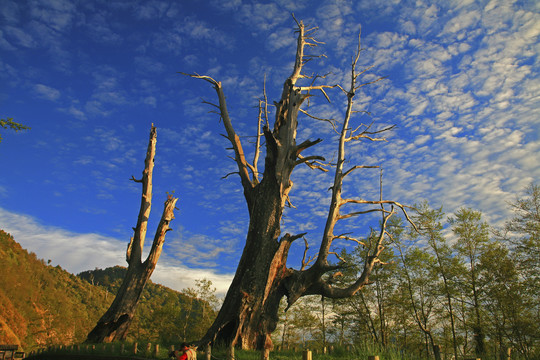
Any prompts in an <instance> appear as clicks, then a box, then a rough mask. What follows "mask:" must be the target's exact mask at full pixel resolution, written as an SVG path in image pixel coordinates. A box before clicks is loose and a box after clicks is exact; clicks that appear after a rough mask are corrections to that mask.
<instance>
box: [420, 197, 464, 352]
mask: <svg viewBox="0 0 540 360" xmlns="http://www.w3.org/2000/svg"><path fill="white" fill-rule="evenodd" d="M416 208H417V209H418V216H415V217H414V222H415V224H416V226H417V227H418V230H419V231H418V232H414V233H412V234H413V235H416V234H421V235H422V236H423V237H425V239H426V240H427V243H428V247H429V248H430V250H431V252H432V254H433V256H434V257H435V259H436V264H435V269H434V270H435V272H436V273H437V274H438V275H439V276H440V278H441V279H442V293H443V294H444V297H445V300H446V308H447V310H448V317H449V319H450V329H451V332H452V348H453V351H454V358H456V359H457V358H458V343H457V335H456V324H455V314H454V302H453V296H454V293H455V286H454V285H453V283H455V281H453V280H454V277H455V274H454V273H455V271H453V269H457V268H458V267H459V263H458V262H459V260H458V257H455V256H453V254H452V249H451V247H450V245H448V243H447V242H446V239H445V238H444V236H443V235H442V230H443V224H442V222H441V221H442V220H443V217H444V213H443V211H442V207H441V208H439V209H432V208H430V207H429V204H428V203H427V202H424V203H422V204H421V205H419V206H417V207H416Z"/></svg>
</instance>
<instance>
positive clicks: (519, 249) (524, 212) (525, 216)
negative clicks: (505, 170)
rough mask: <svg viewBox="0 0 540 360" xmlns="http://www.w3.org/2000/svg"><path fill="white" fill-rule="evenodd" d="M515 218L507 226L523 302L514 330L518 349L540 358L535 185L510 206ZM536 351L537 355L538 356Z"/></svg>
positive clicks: (539, 233)
mask: <svg viewBox="0 0 540 360" xmlns="http://www.w3.org/2000/svg"><path fill="white" fill-rule="evenodd" d="M510 206H511V209H512V211H513V213H514V216H513V217H512V218H511V219H510V220H508V221H507V222H506V224H505V227H504V230H505V233H504V238H506V239H507V240H509V244H510V246H511V249H512V259H513V261H514V263H515V266H516V268H517V270H518V272H519V279H520V285H519V289H521V290H520V294H521V296H520V299H521V300H522V301H523V304H522V307H521V311H519V312H516V315H517V316H518V317H519V319H516V320H517V323H516V326H515V327H514V336H513V337H514V338H515V342H516V347H517V349H518V350H519V351H520V352H521V353H522V354H523V355H524V356H527V357H528V358H531V359H532V358H534V357H535V356H536V357H538V356H540V348H539V346H538V345H539V344H540V336H539V334H540V296H539V295H538V294H540V186H539V185H538V184H535V183H531V184H530V185H529V186H528V187H527V188H526V189H525V196H524V197H521V198H517V199H516V200H515V201H514V202H512V203H511V204H510ZM535 351H536V352H535Z"/></svg>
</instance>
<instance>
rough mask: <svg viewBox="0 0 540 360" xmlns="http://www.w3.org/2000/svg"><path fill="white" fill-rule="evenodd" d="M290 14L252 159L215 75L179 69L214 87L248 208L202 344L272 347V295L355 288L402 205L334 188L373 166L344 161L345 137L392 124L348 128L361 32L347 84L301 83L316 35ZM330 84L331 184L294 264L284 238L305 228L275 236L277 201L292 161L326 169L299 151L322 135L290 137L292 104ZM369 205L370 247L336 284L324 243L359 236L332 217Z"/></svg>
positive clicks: (335, 266)
mask: <svg viewBox="0 0 540 360" xmlns="http://www.w3.org/2000/svg"><path fill="white" fill-rule="evenodd" d="M295 21H296V24H297V26H298V28H297V33H298V39H297V48H296V60H295V64H294V68H293V71H292V74H291V75H290V76H289V78H287V80H285V83H284V85H283V91H282V94H281V99H280V100H279V101H278V102H276V103H274V105H275V121H274V125H273V128H272V129H271V128H270V124H269V122H268V112H267V110H266V105H267V103H266V95H265V100H264V101H262V102H261V104H260V111H259V128H258V130H257V134H258V135H257V147H256V148H255V157H254V161H253V162H252V163H249V162H248V160H247V159H246V157H245V155H244V150H243V148H242V143H241V141H240V137H239V136H238V135H237V133H236V132H235V130H234V128H233V124H232V122H231V119H230V117H229V111H228V109H227V104H226V101H225V94H224V91H223V88H222V84H221V82H219V81H217V80H215V79H213V78H211V77H209V76H204V75H198V74H185V73H183V74H184V75H188V76H191V77H192V78H196V79H201V80H205V81H207V82H209V83H210V84H212V86H213V87H214V89H215V90H216V92H217V96H218V101H219V102H218V103H217V104H212V105H214V106H215V107H216V108H217V109H218V111H217V112H218V113H219V114H220V116H221V120H222V121H223V124H224V126H225V130H226V133H227V136H226V137H227V138H228V140H229V141H230V143H231V144H232V149H233V150H234V154H235V156H234V160H235V162H236V165H237V168H238V174H239V176H240V181H241V184H242V187H243V193H244V197H245V200H246V203H247V208H248V212H249V228H248V232H247V237H246V242H245V246H244V250H243V253H242V256H241V258H240V261H239V264H238V268H237V270H236V273H235V276H234V278H233V281H232V283H231V286H230V288H229V290H228V292H227V294H226V297H225V300H224V303H223V306H222V308H221V310H220V312H219V314H218V315H217V318H216V320H215V322H214V323H213V325H212V326H211V327H210V328H209V330H208V331H207V333H206V335H205V336H204V337H203V338H202V339H201V340H200V341H199V345H201V346H202V345H206V344H215V343H221V344H224V345H227V346H236V347H239V348H242V349H255V348H256V349H261V350H263V349H264V350H268V349H271V348H272V340H271V338H270V334H271V333H272V331H274V329H275V328H276V325H277V322H278V308H279V303H280V300H281V299H282V298H283V297H284V296H286V297H287V301H288V306H289V307H290V306H291V305H292V304H294V302H295V301H297V300H298V299H299V298H300V297H302V296H305V295H321V296H324V297H327V298H334V299H335V298H344V297H349V296H352V295H354V294H355V293H356V292H357V291H359V290H360V289H362V287H364V286H365V285H366V284H368V278H369V275H370V274H371V271H372V269H373V267H374V266H375V264H377V263H378V262H380V260H379V255H380V254H381V252H382V251H383V249H384V247H385V245H384V242H385V238H386V237H387V235H388V234H387V232H386V224H387V222H388V219H389V218H390V217H391V216H392V215H393V214H395V211H394V208H395V207H398V208H401V209H402V210H404V212H405V209H404V206H402V205H401V204H399V203H397V202H395V201H391V200H383V199H382V198H378V199H376V200H362V199H350V198H342V196H341V194H342V185H343V180H344V178H345V177H347V176H348V175H350V174H351V173H353V172H355V171H357V170H360V169H362V168H368V167H374V166H361V165H358V166H353V167H351V168H348V169H346V168H345V163H346V147H345V145H346V144H347V143H348V142H351V141H359V140H371V141H381V140H384V139H383V138H382V137H380V134H381V133H383V132H385V131H388V130H390V129H391V128H392V127H393V126H392V127H388V128H384V129H380V130H371V125H367V126H364V125H359V126H357V127H355V128H353V125H352V124H351V118H352V115H353V114H354V113H355V111H353V102H354V98H355V95H356V92H357V91H358V89H359V88H360V87H362V86H365V85H367V84H368V83H360V82H359V76H360V75H361V74H362V73H364V72H365V71H366V70H367V69H366V70H364V71H361V72H359V71H357V69H356V65H357V62H358V59H359V56H360V52H361V49H360V38H359V41H358V49H357V51H356V54H355V56H354V58H353V60H352V64H351V77H350V78H351V83H350V86H348V87H347V88H348V89H345V88H344V87H342V86H340V85H316V84H315V81H314V80H315V78H313V81H311V84H310V85H307V86H300V85H298V80H300V79H305V78H307V76H306V75H304V74H303V72H302V70H303V67H304V65H305V64H306V62H308V61H309V60H311V59H312V58H314V57H315V56H313V55H309V54H305V50H306V49H307V48H310V47H314V46H317V44H319V42H317V41H316V40H315V39H314V38H313V35H314V33H315V31H316V30H317V29H316V28H306V27H305V26H304V24H303V22H301V21H300V22H299V21H297V20H296V19H295ZM316 78H318V77H316ZM378 80H380V79H378ZM378 80H375V81H371V82H369V83H373V82H376V81H378ZM330 88H336V89H341V91H342V93H343V94H345V96H346V97H347V110H346V113H345V117H344V119H343V121H342V124H341V131H338V132H339V133H340V139H339V143H338V155H337V163H336V165H335V175H334V182H333V185H332V187H331V192H332V200H331V204H330V208H329V211H328V217H327V220H326V226H325V229H324V233H323V234H322V240H321V245H320V248H319V251H318V255H317V257H316V259H315V258H311V259H306V255H305V254H304V259H303V260H302V264H301V267H300V269H292V268H287V267H286V262H287V256H288V252H289V248H290V246H291V244H292V243H293V241H295V240H297V239H300V238H303V237H304V235H305V233H304V234H295V235H291V234H285V235H283V236H281V224H280V222H281V218H282V214H283V210H284V207H285V206H286V205H287V203H288V201H289V192H290V190H291V188H292V186H293V183H292V181H291V174H292V172H293V170H294V169H295V168H296V167H297V166H301V165H307V166H309V167H310V168H312V169H317V168H318V169H324V170H327V169H325V168H324V164H323V162H324V161H325V159H324V158H323V157H322V156H303V155H302V153H303V152H304V151H305V150H306V149H308V148H312V147H313V146H315V145H317V144H318V143H320V142H321V141H322V140H321V139H316V140H305V141H303V142H301V143H297V142H296V133H297V126H298V115H299V112H302V113H305V114H307V112H306V111H305V110H304V109H301V106H302V104H303V103H304V101H305V100H306V99H307V98H308V97H310V96H311V94H310V92H313V91H320V92H321V93H322V94H323V95H324V96H325V98H326V99H327V100H329V98H328V95H327V90H328V89H330ZM308 115H309V114H308ZM261 119H263V120H266V121H262V120H261ZM261 123H264V125H263V128H262V133H260V126H261V125H260V124H261ZM262 136H264V139H265V147H266V155H265V166H264V171H263V172H262V176H261V173H260V172H259V170H258V164H257V160H258V158H259V152H260V149H259V144H260V143H261V137H262ZM375 167H376V166H375ZM345 205H349V206H351V205H352V206H358V205H360V206H366V205H367V206H368V207H370V208H368V209H363V210H358V211H352V212H344V209H343V206H345ZM373 212H378V213H380V214H382V220H381V227H380V231H378V235H377V237H376V238H377V239H376V242H375V244H374V246H373V247H372V248H371V249H370V251H369V256H367V258H366V259H365V264H364V265H363V271H362V272H361V274H359V276H358V278H357V279H356V281H355V282H353V283H351V284H348V285H346V286H341V287H340V286H338V285H336V284H335V283H333V282H332V279H333V278H334V277H335V276H338V275H339V274H340V269H342V268H343V266H346V265H345V264H344V263H343V262H342V261H338V262H337V263H333V262H332V261H330V260H329V256H331V255H332V254H335V253H333V252H332V251H331V246H332V243H333V241H334V240H336V239H345V240H350V241H355V242H356V243H359V244H360V243H361V242H360V240H358V239H355V238H353V237H352V236H350V235H347V234H340V235H337V234H335V233H334V228H335V226H336V223H337V222H338V221H339V220H343V219H347V218H352V217H356V216H360V215H362V214H368V213H373ZM405 214H406V212H405ZM306 247H307V243H306ZM306 250H307V249H306ZM310 260H313V261H310ZM266 353H267V352H266Z"/></svg>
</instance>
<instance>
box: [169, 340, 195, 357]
mask: <svg viewBox="0 0 540 360" xmlns="http://www.w3.org/2000/svg"><path fill="white" fill-rule="evenodd" d="M169 356H170V357H174V359H175V360H197V351H196V350H195V349H194V348H191V347H189V345H188V344H187V343H182V345H180V350H175V351H173V352H171V353H170V354H169Z"/></svg>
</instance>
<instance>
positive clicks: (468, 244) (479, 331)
mask: <svg viewBox="0 0 540 360" xmlns="http://www.w3.org/2000/svg"><path fill="white" fill-rule="evenodd" d="M448 222H449V223H450V225H451V227H452V231H453V233H454V235H455V236H457V241H456V244H455V249H456V250H457V252H458V254H459V255H460V256H462V257H464V258H465V261H466V262H467V263H468V269H467V271H466V272H464V273H463V274H462V275H463V276H462V278H463V285H464V290H465V291H466V294H465V296H471V297H472V299H471V307H472V309H471V310H472V312H473V325H472V330H473V335H474V344H475V353H476V355H477V356H481V355H483V354H484V353H485V350H486V349H485V344H484V341H485V332H484V325H483V321H482V315H481V313H482V311H481V307H482V304H481V302H480V296H481V294H480V286H479V283H478V277H479V274H478V269H477V265H478V262H479V260H480V255H481V253H482V251H483V250H484V248H485V246H486V245H487V244H488V242H489V226H488V224H487V223H486V222H484V221H482V213H481V212H480V211H475V210H472V209H469V208H460V209H459V210H457V211H456V212H455V213H454V216H451V217H449V219H448Z"/></svg>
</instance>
